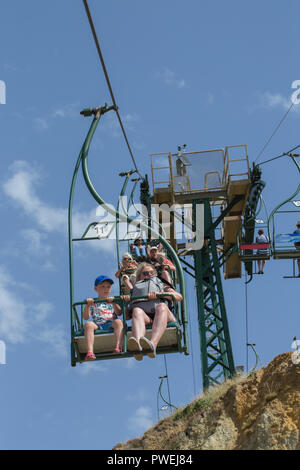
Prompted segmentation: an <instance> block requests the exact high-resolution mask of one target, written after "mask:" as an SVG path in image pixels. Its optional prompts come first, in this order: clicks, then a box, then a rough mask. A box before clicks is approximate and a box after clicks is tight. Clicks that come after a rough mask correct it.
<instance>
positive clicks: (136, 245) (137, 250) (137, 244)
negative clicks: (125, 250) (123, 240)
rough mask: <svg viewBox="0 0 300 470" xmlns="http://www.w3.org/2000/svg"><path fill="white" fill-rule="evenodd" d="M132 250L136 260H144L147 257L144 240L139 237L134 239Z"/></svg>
mask: <svg viewBox="0 0 300 470" xmlns="http://www.w3.org/2000/svg"><path fill="white" fill-rule="evenodd" d="M132 251H133V253H134V255H135V257H136V259H137V261H146V259H147V253H146V245H145V242H144V240H143V239H142V238H141V237H139V238H137V239H136V240H134V242H133V246H132Z"/></svg>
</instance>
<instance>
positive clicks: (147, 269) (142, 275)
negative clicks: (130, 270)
mask: <svg viewBox="0 0 300 470" xmlns="http://www.w3.org/2000/svg"><path fill="white" fill-rule="evenodd" d="M154 276H157V271H156V269H155V268H154V267H153V266H152V264H148V263H142V264H140V265H139V267H138V268H137V271H136V281H144V280H146V279H150V278H151V277H154Z"/></svg>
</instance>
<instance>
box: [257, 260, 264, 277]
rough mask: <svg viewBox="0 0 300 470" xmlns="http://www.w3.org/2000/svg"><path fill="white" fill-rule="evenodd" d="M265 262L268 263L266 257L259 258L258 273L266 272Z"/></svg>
mask: <svg viewBox="0 0 300 470" xmlns="http://www.w3.org/2000/svg"><path fill="white" fill-rule="evenodd" d="M265 264H266V260H265V259H258V260H257V267H258V274H263V273H264V267H265Z"/></svg>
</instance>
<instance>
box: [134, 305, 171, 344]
mask: <svg viewBox="0 0 300 470" xmlns="http://www.w3.org/2000/svg"><path fill="white" fill-rule="evenodd" d="M169 321H175V318H174V316H173V314H172V313H171V312H170V310H169V309H168V307H167V305H166V304H163V303H162V304H159V305H158V306H157V307H156V310H155V316H154V320H153V325H152V335H151V342H152V344H153V346H154V347H155V348H156V347H157V345H158V343H159V341H160V339H161V337H162V335H163V334H164V332H165V330H166V327H167V323H168V322H169ZM150 323H152V320H151V318H150V317H148V315H147V314H146V313H145V312H144V310H142V309H141V308H139V307H136V308H134V309H133V312H132V336H134V337H135V338H136V339H137V340H138V341H139V339H140V338H141V337H142V336H145V333H146V325H149V324H150Z"/></svg>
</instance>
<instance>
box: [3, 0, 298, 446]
mask: <svg viewBox="0 0 300 470" xmlns="http://www.w3.org/2000/svg"><path fill="white" fill-rule="evenodd" d="M89 6H90V9H91V12H92V15H93V18H94V22H95V26H96V29H97V32H98V35H99V39H100V42H101V46H102V51H103V54H104V58H105V61H106V65H107V69H108V72H109V75H110V79H111V83H112V86H113V89H114V92H115V96H116V100H117V103H118V105H119V110H120V114H121V116H122V118H123V122H124V125H125V128H126V131H127V134H128V137H129V140H130V143H131V145H132V148H133V151H134V154H135V158H136V160H137V162H138V167H139V169H140V171H141V172H142V173H143V174H145V173H148V174H149V175H150V159H149V154H150V153H155V152H169V151H171V152H175V151H176V149H177V145H178V144H183V143H186V144H187V150H189V151H196V150H205V149H213V148H224V147H225V146H226V145H235V144H244V143H245V144H247V145H248V152H249V159H250V162H253V161H254V160H255V159H256V157H257V155H258V153H259V152H260V150H261V148H262V147H263V145H264V144H265V142H266V141H267V139H268V138H269V136H270V135H271V133H272V132H273V130H274V128H275V126H276V125H277V124H278V122H279V121H280V119H281V118H282V116H283V114H284V113H285V111H286V110H287V109H288V107H289V106H290V103H291V101H290V100H291V94H292V92H293V91H294V90H293V89H292V88H291V85H292V83H293V82H294V81H295V80H299V79H300V67H299V51H298V48H297V46H298V34H297V33H298V24H297V20H296V19H297V18H298V17H299V13H300V12H299V10H300V7H299V3H298V2H296V1H293V0H289V1H287V2H276V3H275V2H272V1H270V0H267V1H264V2H258V1H257V0H254V1H253V2H251V3H246V2H239V1H233V0H229V1H227V2H222V1H221V0H218V1H211V2H203V1H199V0H188V1H187V2H184V3H183V2H181V1H178V0H172V1H171V0H164V2H161V1H158V0H154V1H152V2H145V1H138V0H129V1H127V2H124V1H121V0H112V1H110V2H96V1H95V0H90V2H89ZM0 7H1V15H0V44H1V61H0V80H2V81H4V82H5V84H6V104H0V129H1V134H0V135H1V156H2V158H1V159H0V174H1V177H0V194H1V197H0V212H1V220H2V224H1V248H0V250H1V261H0V340H2V341H5V344H6V348H7V351H6V353H7V364H6V365H0V374H1V387H0V397H1V422H0V447H1V448H3V449H4V448H7V449H65V448H67V449H110V448H112V447H113V446H114V445H115V444H116V443H118V442H123V441H125V440H128V439H130V438H133V437H136V436H140V435H141V434H142V433H143V432H144V431H145V430H146V429H147V428H148V427H149V426H150V425H151V424H153V423H155V422H156V420H157V409H156V396H157V391H158V386H159V380H158V377H159V376H160V375H164V374H165V364H164V359H163V357H162V356H160V357H158V358H157V359H156V360H150V359H148V358H145V359H144V360H143V361H142V362H141V363H138V362H137V361H135V360H134V359H130V360H129V359H124V360H119V361H102V362H98V363H97V364H84V365H82V366H80V365H79V366H77V367H76V368H71V366H70V357H69V334H70V333H69V280H68V246H67V204H68V193H69V187H70V183H71V177H72V173H73V168H74V165H75V162H76V159H77V156H78V153H79V150H80V147H81V145H82V143H83V140H84V138H85V135H86V132H87V129H88V126H89V121H88V119H84V118H83V117H81V116H80V115H79V112H80V110H81V109H83V108H85V107H89V106H91V107H94V106H99V105H103V104H104V103H105V102H108V103H110V98H109V93H108V90H107V87H106V84H105V80H104V77H103V73H102V70H101V68H100V64H99V61H98V57H97V54H96V49H95V46H94V43H93V40H92V36H91V32H90V29H89V25H88V22H87V18H86V15H85V11H84V7H83V4H82V2H81V1H79V0H76V1H75V0H64V1H63V2H61V1H58V0H53V1H52V2H37V1H33V0H28V1H27V2H21V1H17V0H11V1H10V2H9V3H8V2H1V4H0ZM299 122H300V111H299V105H295V106H294V108H293V110H292V111H291V112H290V113H289V115H288V117H287V119H286V120H285V121H284V123H283V124H282V126H281V127H280V129H279V131H278V132H277V133H276V135H275V136H274V138H273V139H272V141H271V142H270V144H269V145H268V147H267V149H266V150H265V152H264V153H263V155H262V156H261V158H260V159H259V161H263V160H265V159H267V158H270V157H273V156H275V155H279V154H281V153H282V152H284V151H286V150H288V149H290V148H293V147H295V146H296V145H299V144H300V142H299ZM130 168H132V163H131V161H130V157H129V154H128V152H127V150H126V147H125V144H124V140H123V139H122V136H121V133H120V130H119V127H118V124H117V121H116V119H115V118H114V117H113V116H104V118H103V124H100V127H99V128H98V130H97V133H96V135H95V139H94V142H93V146H92V148H91V156H90V173H91V174H92V175H93V180H94V181H95V185H96V187H97V189H98V191H99V193H100V194H101V195H102V196H103V197H104V199H105V200H106V201H108V202H110V203H112V204H115V202H116V198H117V195H118V192H119V190H120V184H121V179H120V177H119V176H118V174H119V172H120V171H125V170H128V169H130ZM262 168H263V179H264V180H265V181H266V183H267V186H266V189H265V190H264V198H265V201H266V204H267V207H268V210H269V212H270V211H271V210H272V209H273V207H275V205H276V204H278V203H279V202H280V201H281V200H283V199H285V198H287V197H288V196H289V195H290V194H291V192H292V191H293V190H294V188H296V186H297V184H298V181H299V176H298V174H296V172H295V169H294V167H293V165H292V163H291V162H290V161H288V160H286V159H280V160H277V161H275V162H274V163H272V164H268V165H264V166H263V167H262ZM80 184H81V186H80V189H79V190H78V192H77V194H76V197H75V212H76V218H75V222H76V224H77V226H82V224H83V225H86V222H87V221H88V220H89V218H91V217H92V215H93V214H94V212H93V211H95V203H94V202H93V201H92V200H91V198H90V196H89V195H88V194H87V191H86V190H85V187H84V185H83V182H82V178H81V180H80ZM295 219H297V220H298V219H300V217H299V215H297V214H295V215H293V216H292V217H291V218H289V219H288V220H285V221H281V220H280V221H279V222H278V227H277V230H278V232H279V233H285V232H290V231H292V230H293V229H294V220H295ZM100 245H101V246H100ZM291 263H292V262H291V261H270V262H268V263H267V265H266V269H265V275H264V276H256V277H255V278H254V280H253V281H252V282H251V283H250V284H249V286H248V310H249V341H250V342H253V343H256V348H257V351H258V353H259V356H260V358H261V361H262V363H263V364H264V365H265V364H267V363H268V362H269V361H270V360H272V359H273V357H274V356H276V355H277V354H279V353H282V352H285V351H289V350H291V343H292V337H293V336H294V335H300V326H299V306H298V295H297V293H298V292H299V284H298V282H299V281H298V280H296V279H295V280H294V279H291V280H287V279H283V276H284V275H286V274H290V272H291V269H292V265H291ZM76 269H77V277H76V289H77V291H76V292H77V295H78V299H80V300H81V299H82V298H85V297H87V296H90V295H92V294H93V290H92V283H93V280H94V278H95V277H96V276H97V275H99V274H100V273H104V272H106V273H107V274H109V275H113V273H114V272H115V271H116V259H115V250H114V246H113V245H112V244H110V243H105V242H103V243H102V244H101V243H99V244H98V245H97V246H96V247H95V246H92V247H89V248H84V249H80V250H78V253H77V259H76ZM187 282H188V290H189V296H188V304H189V313H190V323H191V330H192V346H193V348H192V353H193V354H192V355H191V356H188V357H186V356H181V355H178V354H176V355H170V356H168V357H167V366H168V374H169V383H170V392H171V400H172V403H173V404H174V405H176V406H182V405H183V404H185V403H187V402H189V401H190V400H191V399H192V398H193V396H194V390H196V392H197V393H200V391H201V387H202V384H201V370H200V355H199V338H198V329H197V324H196V321H195V318H196V301H195V297H194V292H193V289H194V288H193V284H192V282H191V281H190V279H188V280H187ZM223 286H224V293H225V301H226V306H227V311H228V318H229V325H230V331H231V340H232V345H233V352H234V357H235V363H236V365H246V346H245V342H246V341H245V285H244V279H236V280H227V281H224V283H223ZM113 293H114V294H117V290H116V288H115V289H114V291H113ZM192 361H194V370H195V382H194V381H193V368H192ZM252 363H254V357H252V356H251V352H250V353H249V366H250V367H251V364H252ZM164 393H165V395H167V391H166V389H164ZM161 416H162V415H161Z"/></svg>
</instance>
